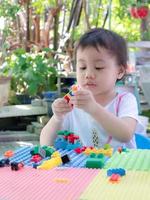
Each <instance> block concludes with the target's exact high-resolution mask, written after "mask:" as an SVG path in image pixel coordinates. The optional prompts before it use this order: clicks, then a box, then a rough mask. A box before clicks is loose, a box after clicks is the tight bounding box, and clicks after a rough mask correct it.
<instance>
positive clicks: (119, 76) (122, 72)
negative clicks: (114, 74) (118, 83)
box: [118, 66, 126, 79]
mask: <svg viewBox="0 0 150 200" xmlns="http://www.w3.org/2000/svg"><path fill="white" fill-rule="evenodd" d="M125 73H126V70H125V68H124V67H123V66H120V68H119V71H118V79H122V77H123V76H124V75H125Z"/></svg>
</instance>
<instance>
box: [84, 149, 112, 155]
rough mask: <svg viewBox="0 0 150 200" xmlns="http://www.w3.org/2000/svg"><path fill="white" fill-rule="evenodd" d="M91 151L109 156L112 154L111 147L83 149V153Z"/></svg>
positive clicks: (87, 153)
mask: <svg viewBox="0 0 150 200" xmlns="http://www.w3.org/2000/svg"><path fill="white" fill-rule="evenodd" d="M91 153H95V154H104V155H105V156H108V157H111V156H112V154H113V148H109V149H103V148H100V149H95V148H89V147H88V148H86V149H85V151H84V154H86V155H89V154H91Z"/></svg>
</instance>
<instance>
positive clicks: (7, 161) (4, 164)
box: [0, 158, 10, 167]
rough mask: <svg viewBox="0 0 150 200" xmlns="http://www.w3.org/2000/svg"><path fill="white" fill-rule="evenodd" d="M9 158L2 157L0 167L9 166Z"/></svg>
mask: <svg viewBox="0 0 150 200" xmlns="http://www.w3.org/2000/svg"><path fill="white" fill-rule="evenodd" d="M9 163H10V160H9V159H8V158H4V159H1V160H0V167H5V166H9Z"/></svg>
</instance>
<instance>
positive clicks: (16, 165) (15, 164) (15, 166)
mask: <svg viewBox="0 0 150 200" xmlns="http://www.w3.org/2000/svg"><path fill="white" fill-rule="evenodd" d="M10 166H11V170H13V171H18V170H19V169H21V168H23V167H24V163H23V162H20V163H18V162H12V163H11V164H10Z"/></svg>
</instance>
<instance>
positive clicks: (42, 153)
mask: <svg viewBox="0 0 150 200" xmlns="http://www.w3.org/2000/svg"><path fill="white" fill-rule="evenodd" d="M30 153H31V155H32V156H33V155H40V156H41V157H42V158H45V157H46V152H45V150H44V149H43V148H41V147H40V146H39V145H37V146H34V147H33V148H32V150H31V151H30Z"/></svg>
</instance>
